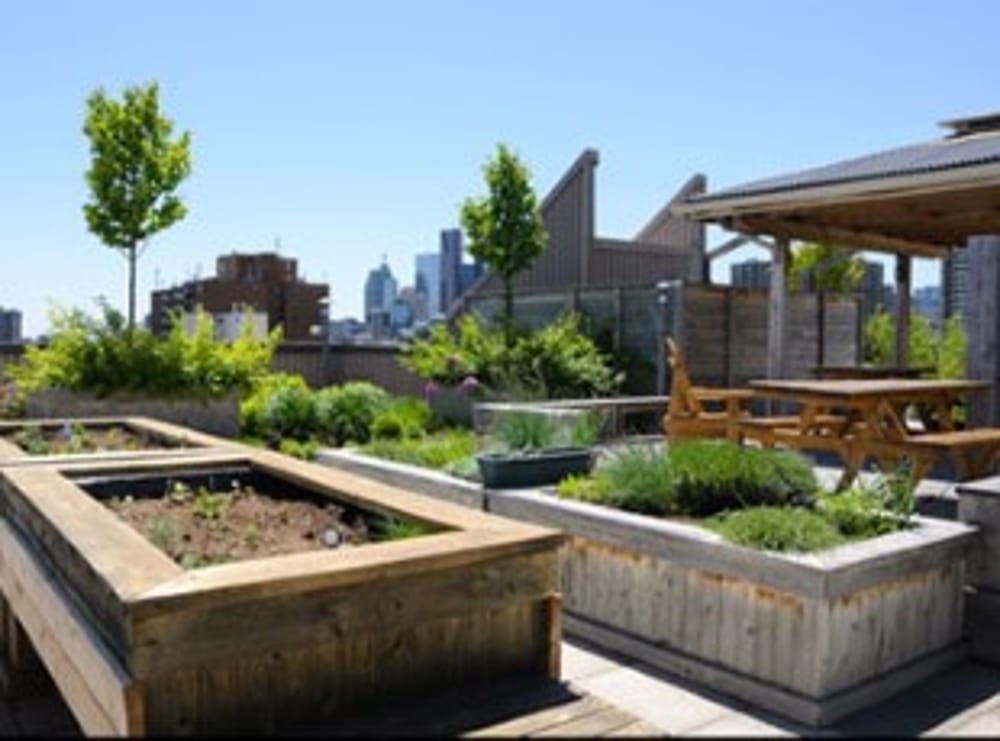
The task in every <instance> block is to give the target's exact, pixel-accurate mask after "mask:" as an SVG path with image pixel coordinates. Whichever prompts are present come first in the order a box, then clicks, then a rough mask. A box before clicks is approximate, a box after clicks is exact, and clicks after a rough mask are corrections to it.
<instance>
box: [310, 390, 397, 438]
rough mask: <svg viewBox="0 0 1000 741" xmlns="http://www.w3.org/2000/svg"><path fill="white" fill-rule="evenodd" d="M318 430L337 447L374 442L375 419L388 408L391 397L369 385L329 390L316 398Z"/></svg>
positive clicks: (322, 391) (321, 392)
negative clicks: (372, 429)
mask: <svg viewBox="0 0 1000 741" xmlns="http://www.w3.org/2000/svg"><path fill="white" fill-rule="evenodd" d="M316 404H317V408H318V414H319V428H320V431H321V433H322V435H323V437H324V438H325V439H326V440H328V441H330V442H332V443H334V444H335V445H343V444H344V443H346V442H349V441H353V442H356V443H365V442H368V440H370V439H371V426H372V422H373V421H374V420H375V417H376V416H377V415H378V414H379V413H381V412H382V411H384V410H385V409H386V408H387V407H388V406H389V394H388V393H387V392H386V391H385V389H382V388H379V387H378V386H376V385H375V384H373V383H369V382H368V381H351V382H348V383H345V384H344V385H342V386H329V387H327V388H325V389H322V390H321V391H319V392H317V394H316Z"/></svg>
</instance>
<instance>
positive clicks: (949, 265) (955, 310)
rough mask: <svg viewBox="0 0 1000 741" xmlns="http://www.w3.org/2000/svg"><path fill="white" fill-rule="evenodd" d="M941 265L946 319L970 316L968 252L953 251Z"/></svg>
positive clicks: (963, 249)
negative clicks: (954, 316)
mask: <svg viewBox="0 0 1000 741" xmlns="http://www.w3.org/2000/svg"><path fill="white" fill-rule="evenodd" d="M941 263H942V264H941V293H942V300H943V302H944V315H945V317H950V316H952V315H954V314H962V315H965V314H968V313H969V309H970V307H969V252H968V250H967V249H965V248H960V249H953V250H952V251H951V254H950V255H949V256H948V257H946V258H945V259H944V260H942V261H941Z"/></svg>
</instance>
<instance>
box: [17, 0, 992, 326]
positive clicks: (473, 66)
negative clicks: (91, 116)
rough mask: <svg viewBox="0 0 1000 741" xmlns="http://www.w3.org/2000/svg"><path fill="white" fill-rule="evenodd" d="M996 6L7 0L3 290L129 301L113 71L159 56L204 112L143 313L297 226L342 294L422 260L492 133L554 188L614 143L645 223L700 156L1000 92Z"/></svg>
mask: <svg viewBox="0 0 1000 741" xmlns="http://www.w3.org/2000/svg"><path fill="white" fill-rule="evenodd" d="M998 27H1000V2H996V0H981V1H979V2H972V1H970V0H953V1H951V2H947V3H944V2H940V1H939V2H923V1H922V0H905V1H903V2H900V1H893V0H864V1H862V0H838V1H837V2H828V1H824V2H819V1H813V0H795V1H794V2H791V1H790V2H779V1H777V0H773V1H770V2H763V1H760V2H751V1H750V0H728V1H717V2H710V1H708V0H699V1H698V2H695V3H679V2H667V0H657V1H655V2H635V1H630V0H617V1H616V2H586V1H584V0H572V1H569V0H567V1H565V2H560V1H556V0H548V1H546V2H542V1H539V0H531V1H526V0H508V1H506V2H503V3H494V2H486V1H485V0H456V1H453V2H451V1H449V2H445V1H444V0H409V1H405V2H404V1H403V0H398V1H396V2H384V1H383V2H379V1H378V0H366V2H363V3H359V2H347V1H346V0H322V1H319V2H295V1H293V0H289V1H287V2H280V3H279V2H277V1H276V0H272V1H271V2H266V3H263V2H248V1H247V0H239V2H226V1H224V0H211V1H210V2H193V0H188V1H186V2H178V1H177V0H174V2H170V3H165V2H143V3H135V2H100V1H99V0H90V1H89V2H86V3H76V2H71V1H70V0H64V1H63V2H46V1H45V0H34V1H32V2H24V1H21V2H17V1H15V0H0V90H2V91H3V105H2V109H0V110H2V115H0V172H2V175H3V176H2V177H0V240H2V244H3V245H4V257H5V259H4V262H3V267H2V268H0V305H6V306H15V307H17V308H20V309H21V310H22V311H23V312H24V314H25V331H26V333H27V334H30V335H33V334H35V333H38V332H41V331H44V330H45V328H46V326H47V321H46V310H47V307H48V306H49V304H50V302H52V301H56V302H59V303H61V304H62V305H64V306H79V307H82V308H85V309H88V310H91V309H93V308H94V304H93V298H94V297H95V296H97V295H100V294H103V295H105V296H107V297H108V299H109V300H110V301H111V302H112V304H114V305H117V306H119V307H121V308H124V307H125V302H126V295H125V288H126V271H125V261H124V260H123V259H121V258H120V257H119V256H118V255H117V254H116V253H115V252H113V251H112V250H110V249H108V248H106V247H104V246H102V245H101V244H100V242H99V241H98V240H97V239H96V238H95V237H94V236H92V235H90V234H89V233H88V232H87V230H86V227H85V225H84V221H83V217H82V212H81V205H82V204H83V203H84V202H85V200H86V198H87V191H86V187H85V184H84V180H83V173H84V171H85V170H86V168H87V166H88V151H87V143H86V140H85V139H84V137H83V135H82V133H81V124H82V120H83V113H84V101H85V99H86V97H87V95H88V93H89V92H90V91H92V90H93V89H94V88H96V87H99V86H103V87H104V88H105V89H106V90H108V91H109V92H110V93H113V94H116V95H117V94H118V93H119V92H120V90H121V88H122V87H123V86H124V85H126V84H133V83H141V82H145V81H147V80H150V79H156V80H158V81H159V84H160V88H161V103H162V106H163V108H164V110H165V112H166V113H167V114H168V115H169V116H171V117H172V118H173V119H174V121H175V122H176V124H177V127H178V128H179V129H187V130H190V131H191V133H192V139H193V143H192V148H193V174H192V176H191V178H190V179H189V180H188V181H186V182H185V184H184V185H183V186H182V191H181V192H182V194H183V196H184V197H185V200H186V202H187V203H188V206H189V209H190V213H189V216H188V218H187V219H186V220H185V221H183V222H181V223H180V224H177V225H176V226H174V227H172V228H171V229H170V230H168V231H167V232H164V233H161V234H160V235H158V236H156V237H155V238H154V239H153V241H152V243H151V245H150V247H149V249H148V250H147V252H146V254H145V256H144V257H143V258H142V260H141V261H140V263H139V294H140V296H139V311H140V314H144V313H145V312H146V311H147V310H148V305H149V296H148V294H149V291H150V290H151V289H152V288H153V286H154V280H155V279H156V278H157V276H158V277H159V281H160V283H161V284H162V285H166V284H170V283H174V282H178V281H181V280H185V279H187V278H190V277H191V276H192V275H193V274H194V273H195V272H197V271H200V273H201V275H203V276H205V275H209V274H211V273H212V272H213V270H214V264H215V257H216V256H217V255H219V254H220V253H223V252H229V251H232V250H237V251H258V250H265V249H270V248H272V247H273V246H274V244H275V240H276V239H280V242H281V247H282V252H283V253H284V254H286V255H289V256H294V257H296V258H298V260H299V267H300V271H301V272H302V273H304V274H305V276H306V277H307V278H309V279H310V280H325V281H328V282H329V283H330V284H331V288H332V292H333V302H334V303H333V310H332V311H333V315H334V316H344V315H348V314H358V313H360V310H361V302H362V301H361V296H362V287H363V283H364V279H365V276H366V275H367V271H368V270H369V269H370V268H372V267H375V266H377V265H378V263H379V261H380V259H381V255H382V254H386V255H387V256H388V259H389V264H390V266H391V267H392V269H393V271H394V272H395V273H396V275H397V277H398V278H399V279H400V281H401V283H407V282H411V281H412V273H413V257H414V255H415V254H416V253H417V252H418V251H430V250H436V249H437V239H438V231H439V230H440V229H441V228H444V227H448V226H452V225H455V224H457V219H458V208H459V206H460V204H461V202H462V200H463V199H464V198H465V197H466V196H468V195H470V194H475V193H478V192H480V190H481V187H482V186H481V166H482V164H483V162H484V161H485V159H486V158H487V157H488V156H489V155H490V154H491V153H492V152H493V150H494V148H495V145H496V143H497V142H500V141H503V142H506V143H508V144H510V145H511V146H512V147H513V148H514V149H515V150H516V151H517V152H518V153H519V154H520V156H521V157H522V159H523V160H524V161H525V162H526V163H527V164H528V165H529V167H530V168H531V170H532V172H533V173H534V183H535V186H536V188H537V190H538V192H539V194H540V195H544V194H545V193H546V192H547V191H548V190H549V188H550V187H551V186H552V185H553V184H554V183H555V182H556V180H557V179H558V178H559V177H560V175H561V174H562V173H563V171H564V170H565V169H566V168H567V167H568V166H569V164H570V163H571V162H572V161H573V160H574V159H575V158H576V156H577V155H578V154H579V153H580V151H582V150H583V149H584V148H586V147H593V148H595V149H597V150H598V151H599V152H600V156H601V164H600V165H599V167H598V171H597V199H598V200H597V227H598V232H599V233H600V234H601V235H602V236H608V237H621V238H627V237H630V236H632V235H633V234H634V233H635V231H636V230H638V228H639V227H640V226H641V225H642V224H643V223H644V221H645V220H646V219H647V218H648V217H649V216H650V215H651V214H653V213H654V212H655V211H656V210H657V209H658V208H659V207H660V206H661V205H662V204H663V203H664V202H665V201H666V200H667V199H668V198H669V197H670V196H671V195H672V193H673V192H674V191H675V190H676V189H677V188H678V187H679V186H680V185H681V183H682V182H683V181H685V180H686V179H687V178H688V177H689V176H690V175H692V174H694V173H696V172H703V173H706V174H707V175H708V178H709V186H710V189H714V188H721V187H725V186H728V185H734V184H736V183H740V182H744V181H747V180H751V179H756V178H759V177H764V176H768V175H773V174H780V173H783V172H786V171H789V170H793V169H799V168H804V167H810V166H814V165H820V164H824V163H826V162H828V161H833V160H837V159H841V158H844V157H850V156H855V155H861V154H866V153H868V152H871V151H875V150H878V149H881V148H887V147H892V146H897V145H902V144H908V143H913V142H918V141H925V140H929V139H935V138H938V137H939V136H940V135H941V130H940V129H938V128H937V127H936V123H937V122H939V121H942V120H945V119H948V118H952V117H956V116H962V115H967V114H975V113H982V112H986V111H993V110H997V109H1000V88H998V81H1000V56H998V55H997V54H996V51H995V49H996V29H997V28H998ZM725 238H726V235H725V233H723V232H718V233H715V232H714V231H713V232H712V233H711V234H710V240H711V241H712V242H718V241H722V240H723V239H725ZM753 254H755V252H754V251H753V250H747V251H745V252H743V253H738V254H737V255H736V259H743V258H744V257H747V256H751V255H753ZM921 263H923V261H921V262H920V263H918V265H917V269H916V276H915V277H916V283H917V284H918V285H921V284H925V283H927V282H931V281H935V280H936V273H935V268H934V264H933V263H930V262H928V263H925V264H921ZM719 271H721V272H723V273H725V274H728V267H727V266H726V265H725V264H723V265H719V266H718V270H717V273H718V272H719Z"/></svg>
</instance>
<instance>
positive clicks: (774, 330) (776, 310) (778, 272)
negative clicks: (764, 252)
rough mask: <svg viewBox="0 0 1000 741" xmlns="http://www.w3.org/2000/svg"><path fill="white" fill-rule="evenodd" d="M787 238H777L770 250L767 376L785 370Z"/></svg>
mask: <svg viewBox="0 0 1000 741" xmlns="http://www.w3.org/2000/svg"><path fill="white" fill-rule="evenodd" d="M789 262H790V260H789V240H788V239H782V238H779V239H777V240H776V243H775V245H774V249H773V250H772V251H771V293H770V297H769V299H768V303H767V377H768V378H782V377H784V372H785V363H784V360H785V324H786V322H785V304H786V303H787V302H786V299H787V296H788V290H787V286H786V282H787V275H788V263H789Z"/></svg>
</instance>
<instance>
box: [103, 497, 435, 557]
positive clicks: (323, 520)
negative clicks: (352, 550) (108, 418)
mask: <svg viewBox="0 0 1000 741" xmlns="http://www.w3.org/2000/svg"><path fill="white" fill-rule="evenodd" d="M102 501H103V503H104V504H105V505H106V506H107V507H108V508H109V509H111V510H112V511H113V512H115V513H116V514H117V515H118V516H119V517H121V518H122V519H123V520H125V521H126V522H127V523H128V524H129V525H131V526H132V527H133V528H135V529H136V530H138V531H139V532H141V533H143V534H144V535H145V536H146V537H147V538H148V539H149V541H150V542H151V543H153V544H154V545H155V546H156V547H158V548H159V549H160V550H162V551H163V552H164V553H166V554H167V555H169V556H170V557H171V558H172V559H174V561H175V562H177V563H178V564H179V565H181V566H183V567H184V568H189V569H190V568H198V567H201V566H208V565H211V564H217V563H227V562H230V561H240V560H245V559H251V558H261V557H265V556H269V555H275V554H283V553H298V552H302V551H310V550H321V549H327V550H330V549H337V548H346V547H351V546H357V545H362V544H364V543H370V542H379V541H385V540H399V539H403V538H411V537H417V536H420V535H424V534H428V533H430V532H433V529H432V528H430V527H429V526H426V525H424V524H422V523H419V522H414V521H402V520H398V519H396V518H390V517H383V516H381V515H373V514H369V513H363V512H361V511H359V510H355V509H351V508H349V507H345V506H342V505H340V504H338V503H336V502H333V501H329V500H324V501H318V500H316V501H314V500H310V499H306V498H293V497H288V496H276V495H274V494H273V493H271V492H268V491H260V490H258V489H257V488H255V487H254V485H253V484H251V483H246V482H242V481H241V480H240V479H239V478H238V477H237V478H234V479H232V481H231V482H230V485H229V487H209V486H206V485H191V484H189V483H186V482H184V481H172V482H169V483H168V484H167V485H166V486H165V490H164V491H163V492H162V494H161V495H159V496H146V495H142V494H137V495H132V494H121V495H117V496H110V497H103V498H102Z"/></svg>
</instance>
